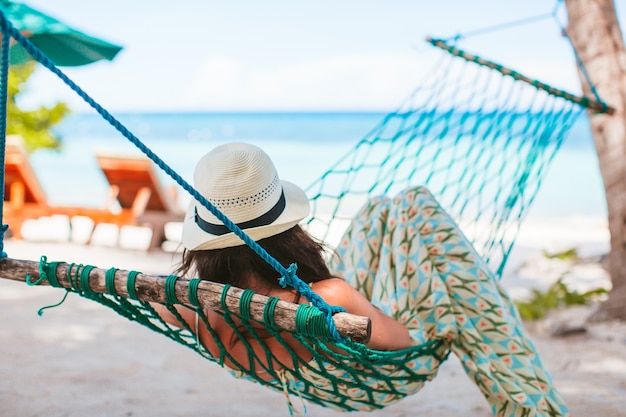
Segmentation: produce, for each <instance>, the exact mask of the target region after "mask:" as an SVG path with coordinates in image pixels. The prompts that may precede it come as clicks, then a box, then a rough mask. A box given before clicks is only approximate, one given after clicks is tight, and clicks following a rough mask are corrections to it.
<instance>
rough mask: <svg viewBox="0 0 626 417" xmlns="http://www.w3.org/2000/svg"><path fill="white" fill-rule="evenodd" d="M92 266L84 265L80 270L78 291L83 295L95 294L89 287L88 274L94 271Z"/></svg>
mask: <svg viewBox="0 0 626 417" xmlns="http://www.w3.org/2000/svg"><path fill="white" fill-rule="evenodd" d="M94 268H95V266H93V265H85V266H83V267H82V269H81V270H80V289H81V291H82V292H83V293H85V294H95V293H96V292H95V291H93V290H92V289H91V286H90V285H89V274H90V273H91V270H92V269H94Z"/></svg>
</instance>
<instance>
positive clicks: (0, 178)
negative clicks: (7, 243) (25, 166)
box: [0, 28, 11, 259]
mask: <svg viewBox="0 0 626 417" xmlns="http://www.w3.org/2000/svg"><path fill="white" fill-rule="evenodd" d="M2 34H3V35H6V33H5V31H4V28H2ZM10 40H11V39H10V38H9V37H8V36H2V57H0V71H1V74H0V75H2V79H1V80H0V103H2V111H1V113H0V138H1V139H0V140H1V141H2V142H1V146H0V148H1V149H0V163H1V164H2V171H0V184H4V183H5V181H4V161H5V156H6V142H7V140H6V139H7V99H8V91H9V88H8V85H9V84H8V83H9V47H10V44H9V42H10ZM0 188H1V191H0V194H2V201H4V186H3V187H0ZM3 215H4V204H2V206H0V225H1V226H0V259H4V258H6V257H7V254H6V252H5V251H4V234H5V233H6V231H7V230H8V229H9V225H7V224H4V222H3Z"/></svg>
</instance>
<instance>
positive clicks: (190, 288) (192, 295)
mask: <svg viewBox="0 0 626 417" xmlns="http://www.w3.org/2000/svg"><path fill="white" fill-rule="evenodd" d="M198 285H200V278H193V279H190V280H189V283H188V284H187V294H189V302H191V304H192V305H193V306H195V307H202V305H200V301H199V300H198Z"/></svg>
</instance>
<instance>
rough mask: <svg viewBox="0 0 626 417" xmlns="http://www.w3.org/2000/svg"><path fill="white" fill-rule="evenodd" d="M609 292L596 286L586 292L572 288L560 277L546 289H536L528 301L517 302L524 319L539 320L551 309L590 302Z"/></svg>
mask: <svg viewBox="0 0 626 417" xmlns="http://www.w3.org/2000/svg"><path fill="white" fill-rule="evenodd" d="M604 294H608V291H607V290H606V289H604V288H596V289H593V290H590V291H586V292H584V293H582V294H581V293H579V292H578V291H576V290H570V289H569V288H568V287H567V285H565V283H564V282H563V278H559V279H558V280H557V281H556V282H555V283H554V284H552V285H551V286H550V287H549V288H548V289H547V290H546V291H543V292H542V291H539V290H537V289H534V290H533V291H532V296H531V298H530V299H529V300H528V301H517V302H516V303H515V304H516V306H517V309H518V310H519V313H520V315H521V316H522V319H524V320H539V319H541V318H543V317H545V316H546V314H547V313H548V311H549V310H553V309H556V308H559V307H566V306H572V305H584V304H589V303H590V302H591V301H594V300H596V299H597V298H598V297H599V296H601V295H604Z"/></svg>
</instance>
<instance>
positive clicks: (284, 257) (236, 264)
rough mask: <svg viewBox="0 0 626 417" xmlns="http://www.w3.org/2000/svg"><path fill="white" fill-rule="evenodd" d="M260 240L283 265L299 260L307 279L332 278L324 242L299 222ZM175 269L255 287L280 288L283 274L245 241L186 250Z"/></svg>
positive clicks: (302, 277) (303, 278)
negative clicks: (218, 246) (299, 224)
mask: <svg viewBox="0 0 626 417" xmlns="http://www.w3.org/2000/svg"><path fill="white" fill-rule="evenodd" d="M258 244H259V245H260V246H261V247H263V248H264V249H265V250H266V251H267V252H268V253H269V254H270V255H271V256H272V257H273V258H274V259H276V260H277V261H278V262H280V264H281V265H283V266H284V267H288V266H289V265H291V264H292V263H296V264H297V265H298V270H297V275H298V277H299V278H300V279H302V280H303V281H304V282H306V283H310V282H316V281H321V280H323V279H328V278H331V274H330V271H329V269H328V266H327V265H326V262H325V260H324V252H325V250H326V248H325V246H324V245H323V244H322V243H320V242H318V241H317V240H315V239H314V238H313V237H312V236H311V235H309V234H308V233H307V232H306V231H304V230H303V229H302V228H301V227H300V226H294V227H293V228H291V229H289V230H287V231H285V232H282V233H280V234H277V235H275V236H271V237H268V238H265V239H261V240H259V241H258ZM176 272H177V274H179V275H189V274H197V276H198V277H199V278H200V279H204V280H209V281H214V282H220V283H222V284H231V285H234V286H236V287H239V288H244V289H245V288H251V289H255V290H258V289H266V290H268V289H271V288H278V287H279V284H278V279H279V278H280V274H279V273H278V272H277V271H276V270H275V269H274V267H272V266H271V265H270V264H268V263H267V262H266V261H264V260H263V259H262V258H261V257H260V256H259V255H258V254H257V253H256V252H254V251H253V250H252V249H251V248H250V247H249V246H248V245H245V244H244V245H240V246H234V247H230V248H223V249H212V250H198V251H189V250H185V251H184V252H183V258H182V262H181V264H180V266H179V268H178V270H177V271H176Z"/></svg>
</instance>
